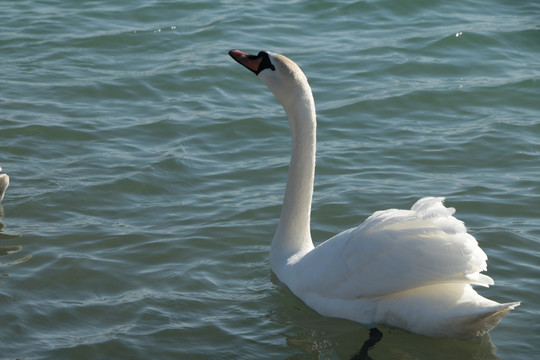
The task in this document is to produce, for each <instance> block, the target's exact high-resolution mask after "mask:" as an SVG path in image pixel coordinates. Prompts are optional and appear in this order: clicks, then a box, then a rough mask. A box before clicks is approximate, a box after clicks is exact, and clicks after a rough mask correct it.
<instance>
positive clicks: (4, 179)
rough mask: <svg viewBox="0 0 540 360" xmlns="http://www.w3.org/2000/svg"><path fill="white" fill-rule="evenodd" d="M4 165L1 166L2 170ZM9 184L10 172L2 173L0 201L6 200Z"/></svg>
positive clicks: (0, 175)
mask: <svg viewBox="0 0 540 360" xmlns="http://www.w3.org/2000/svg"><path fill="white" fill-rule="evenodd" d="M1 171H2V167H1V166H0V172H1ZM8 186H9V176H8V174H0V203H1V202H2V200H4V194H5V193H6V190H7V188H8Z"/></svg>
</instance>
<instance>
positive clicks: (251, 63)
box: [229, 50, 311, 106]
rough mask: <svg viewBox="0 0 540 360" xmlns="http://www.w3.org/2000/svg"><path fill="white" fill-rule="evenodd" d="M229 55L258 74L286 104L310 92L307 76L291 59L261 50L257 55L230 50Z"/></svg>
mask: <svg viewBox="0 0 540 360" xmlns="http://www.w3.org/2000/svg"><path fill="white" fill-rule="evenodd" d="M229 55H230V56H231V57H232V58H233V59H234V60H236V61H237V62H238V63H239V64H241V65H243V66H244V67H246V68H247V69H249V70H251V71H252V72H253V73H255V75H257V76H258V77H259V78H260V79H261V80H262V81H263V82H264V83H265V84H266V86H268V88H269V89H270V90H271V91H272V92H273V93H274V95H275V96H276V97H277V98H278V99H279V101H281V103H282V104H283V105H284V106H285V104H287V103H289V102H290V101H291V100H294V99H295V98H296V95H304V94H305V93H309V94H310V95H311V89H310V88H309V85H308V82H307V79H306V76H305V75H304V73H303V72H302V70H300V68H299V67H298V65H296V63H295V62H294V61H292V60H291V59H289V58H287V57H285V56H283V55H280V54H274V53H271V52H269V51H261V52H259V53H258V54H257V55H249V54H246V53H243V52H241V51H238V50H231V51H229Z"/></svg>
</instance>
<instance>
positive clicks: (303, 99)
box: [270, 82, 317, 276]
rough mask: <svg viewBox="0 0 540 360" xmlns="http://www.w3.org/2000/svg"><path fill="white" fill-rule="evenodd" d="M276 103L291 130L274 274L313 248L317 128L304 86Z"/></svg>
mask: <svg viewBox="0 0 540 360" xmlns="http://www.w3.org/2000/svg"><path fill="white" fill-rule="evenodd" d="M280 100H281V102H282V104H283V108H284V109H285V112H286V114H287V118H288V119H289V124H290V127H291V135H292V156H291V162H290V166H289V175H288V178H287V187H286V189H285V197H284V199H283V207H282V209H281V217H280V219H279V225H278V228H277V230H276V233H275V235H274V239H273V240H272V246H271V250H270V260H271V262H272V268H274V270H275V267H276V266H278V265H281V264H283V262H286V261H287V259H289V258H290V257H291V256H293V255H295V254H297V255H300V254H299V253H301V254H302V255H303V254H305V252H307V251H309V250H311V249H312V248H313V242H312V240H311V231H310V216H311V201H312V197H313V181H314V177H315V149H316V128H317V125H316V117H315V105H314V101H313V95H312V93H311V88H310V87H309V85H308V84H307V82H306V83H305V84H303V86H301V88H300V90H299V91H298V92H297V93H296V94H295V95H294V96H292V97H289V98H287V99H280ZM278 276H279V274H278Z"/></svg>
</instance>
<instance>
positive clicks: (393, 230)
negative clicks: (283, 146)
mask: <svg viewBox="0 0 540 360" xmlns="http://www.w3.org/2000/svg"><path fill="white" fill-rule="evenodd" d="M229 54H230V55H231V57H232V58H233V59H234V60H236V61H237V62H238V63H240V64H242V65H243V66H245V67H246V68H248V69H249V70H251V71H253V72H254V73H255V74H256V75H258V76H259V78H261V80H262V81H263V82H264V83H265V84H266V85H267V86H268V88H269V89H270V90H271V91H272V92H273V93H274V95H275V96H276V97H277V98H278V100H279V101H280V102H281V104H282V105H283V108H284V109H285V112H286V114H287V117H288V120H289V123H290V127H291V132H292V156H291V162H290V168H289V175H288V179H287V186H286V189H285V197H284V201H283V207H282V210H281V217H280V220H279V225H278V228H277V230H276V233H275V235H274V238H273V240H272V245H271V249H270V264H271V267H272V270H273V271H274V273H275V274H276V275H277V276H278V278H279V279H280V280H281V281H282V282H284V283H285V284H287V286H288V287H289V289H290V290H291V291H292V292H293V293H294V294H295V295H296V296H298V297H299V298H300V299H302V300H303V301H304V302H305V303H306V304H307V305H308V306H310V307H311V308H313V309H314V310H316V311H317V312H319V313H320V314H322V315H325V316H332V317H337V318H344V319H349V320H353V321H356V322H359V323H363V324H367V325H369V324H387V325H392V326H396V327H400V328H403V329H406V330H409V331H412V332H415V333H418V334H423V335H428V336H435V337H457V338H467V337H474V336H480V335H482V334H485V333H486V332H487V331H489V330H490V329H492V328H493V327H494V326H495V325H496V324H497V323H498V322H499V321H500V320H501V319H502V318H503V317H504V316H505V315H506V314H507V313H508V312H509V311H510V310H511V309H513V308H514V307H516V306H518V305H519V304H520V303H519V302H512V303H506V304H499V303H497V302H495V301H492V300H489V299H486V298H484V297H482V296H480V295H479V294H478V293H477V292H476V291H475V290H473V288H472V286H471V285H481V286H486V287H487V286H489V285H492V284H493V280H492V279H491V278H490V277H489V276H486V275H483V274H480V272H481V271H484V270H486V268H487V265H486V260H487V256H486V254H485V253H484V252H483V251H482V249H480V247H479V246H478V243H477V242H476V240H475V238H474V237H473V236H471V235H469V234H468V233H467V231H466V229H465V226H464V224H463V223H462V222H461V221H459V220H457V219H456V218H454V217H453V216H452V215H453V213H454V211H455V210H454V209H452V208H446V207H445V206H444V205H443V200H444V199H443V198H423V199H421V200H419V201H418V202H416V204H414V205H413V207H412V208H411V210H396V209H392V210H385V211H379V212H376V213H374V214H373V215H372V216H370V217H369V218H368V219H367V220H366V221H365V222H364V223H363V224H361V225H360V226H358V227H356V228H353V229H349V230H346V231H344V232H342V233H340V234H338V235H336V236H334V237H333V238H331V239H329V240H327V241H326V242H323V243H322V244H320V245H319V246H317V247H314V246H313V242H312V240H311V233H310V213H311V201H312V195H313V179H314V173H315V143H316V139H315V137H316V136H315V133H316V120H315V105H314V101H313V95H312V93H311V88H310V86H309V84H308V81H307V79H306V77H305V75H304V73H303V72H302V71H301V70H300V68H299V67H298V66H297V65H296V64H295V63H294V62H293V61H291V60H290V59H288V58H286V57H285V56H283V55H279V54H274V53H271V52H266V51H261V52H259V54H258V55H249V54H246V53H243V52H241V51H238V50H231V51H230V52H229Z"/></svg>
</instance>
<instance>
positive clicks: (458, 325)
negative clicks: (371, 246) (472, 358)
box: [375, 283, 520, 338]
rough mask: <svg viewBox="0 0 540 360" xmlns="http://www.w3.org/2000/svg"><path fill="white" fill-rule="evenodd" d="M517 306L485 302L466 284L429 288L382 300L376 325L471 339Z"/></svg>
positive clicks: (408, 291) (412, 290)
mask: <svg viewBox="0 0 540 360" xmlns="http://www.w3.org/2000/svg"><path fill="white" fill-rule="evenodd" d="M519 304H520V303H519V302H511V303H505V304H499V303H498V302H496V301H493V300H489V299H486V298H485V297H483V296H481V295H479V294H478V293H477V292H476V291H475V290H474V289H473V288H472V286H471V285H469V284H459V283H454V284H436V285H428V286H423V287H420V288H416V289H411V290H407V291H402V292H399V293H394V294H392V295H388V296H385V297H384V298H381V299H380V300H379V301H378V304H377V308H378V309H377V310H378V311H377V312H378V315H379V319H376V321H375V323H378V322H379V321H380V322H383V323H389V324H391V325H394V326H399V327H402V328H405V329H408V330H410V331H413V332H415V333H418V334H424V335H428V336H433V337H452V338H471V337H477V336H482V335H484V334H485V333H487V332H488V331H489V330H491V329H493V328H494V327H495V326H496V325H497V324H498V323H499V321H501V319H502V318H503V317H505V316H506V315H507V314H508V313H509V312H510V310H512V309H514V308H515V307H516V306H518V305H519ZM388 320H392V321H388Z"/></svg>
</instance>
